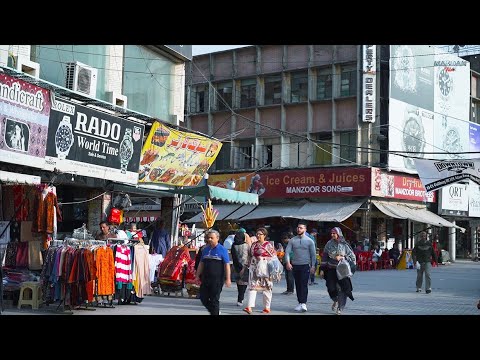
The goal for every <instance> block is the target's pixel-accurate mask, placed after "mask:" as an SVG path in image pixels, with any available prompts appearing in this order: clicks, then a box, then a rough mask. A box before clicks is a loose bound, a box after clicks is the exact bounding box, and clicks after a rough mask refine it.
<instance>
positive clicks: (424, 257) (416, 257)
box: [412, 231, 437, 294]
mask: <svg viewBox="0 0 480 360" xmlns="http://www.w3.org/2000/svg"><path fill="white" fill-rule="evenodd" d="M432 258H433V260H434V261H435V262H437V254H435V251H434V250H433V244H432V242H431V241H430V240H428V239H427V233H426V232H425V231H422V232H421V233H420V239H419V240H418V241H417V243H416V244H415V247H414V248H413V250H412V259H413V262H414V263H416V262H417V261H418V262H419V264H420V268H419V269H417V283H416V285H417V292H421V291H422V283H423V274H424V273H425V292H426V293H427V294H430V293H431V292H432V287H431V285H432V280H431V277H430V270H431V268H432V263H431V261H432Z"/></svg>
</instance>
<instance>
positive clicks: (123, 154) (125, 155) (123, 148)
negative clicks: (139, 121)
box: [120, 128, 133, 174]
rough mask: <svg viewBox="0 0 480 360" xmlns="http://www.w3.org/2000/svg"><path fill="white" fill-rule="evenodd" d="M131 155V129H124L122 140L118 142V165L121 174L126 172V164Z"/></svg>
mask: <svg viewBox="0 0 480 360" xmlns="http://www.w3.org/2000/svg"><path fill="white" fill-rule="evenodd" d="M132 155H133V141H132V129H128V128H127V129H125V134H124V135H123V140H122V142H121V143H120V166H121V172H122V174H125V173H126V172H127V166H128V163H129V162H130V159H131V158H132Z"/></svg>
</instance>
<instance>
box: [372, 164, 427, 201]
mask: <svg viewBox="0 0 480 360" xmlns="http://www.w3.org/2000/svg"><path fill="white" fill-rule="evenodd" d="M372 196H378V197H384V198H392V199H403V200H416V201H422V202H435V201H436V198H435V192H434V191H428V192H427V191H425V188H424V187H423V184H422V181H421V180H420V179H418V178H416V177H414V176H405V175H394V174H389V173H386V172H384V171H382V170H381V169H379V168H374V167H372Z"/></svg>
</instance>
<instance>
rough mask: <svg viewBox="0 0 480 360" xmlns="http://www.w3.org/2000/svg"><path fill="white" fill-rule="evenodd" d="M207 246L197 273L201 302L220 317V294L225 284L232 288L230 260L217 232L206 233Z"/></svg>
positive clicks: (209, 231)
mask: <svg viewBox="0 0 480 360" xmlns="http://www.w3.org/2000/svg"><path fill="white" fill-rule="evenodd" d="M205 238H206V239H207V243H208V244H207V246H205V248H204V249H203V251H202V255H201V258H200V264H199V265H198V269H197V271H196V273H195V277H196V279H197V281H201V282H202V283H201V285H200V301H201V302H202V304H203V306H205V308H206V309H207V310H208V312H209V313H210V314H211V315H220V294H221V293H222V289H223V283H224V282H225V286H226V287H230V285H231V281H230V258H229V256H228V251H227V249H225V248H224V247H223V245H222V244H219V243H218V241H219V240H220V234H219V232H218V231H217V230H208V231H207V232H206V233H205Z"/></svg>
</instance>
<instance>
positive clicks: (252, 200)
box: [169, 185, 258, 205]
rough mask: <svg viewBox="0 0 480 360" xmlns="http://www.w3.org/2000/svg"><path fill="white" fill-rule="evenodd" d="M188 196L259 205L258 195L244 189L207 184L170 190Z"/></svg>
mask: <svg viewBox="0 0 480 360" xmlns="http://www.w3.org/2000/svg"><path fill="white" fill-rule="evenodd" d="M169 192H173V193H176V194H183V195H187V196H205V197H206V198H209V199H215V200H221V201H226V202H230V203H235V204H246V205H258V195H257V194H251V193H247V192H244V191H236V190H230V189H224V188H221V187H218V186H213V185H205V186H196V187H190V188H184V189H174V190H169Z"/></svg>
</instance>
